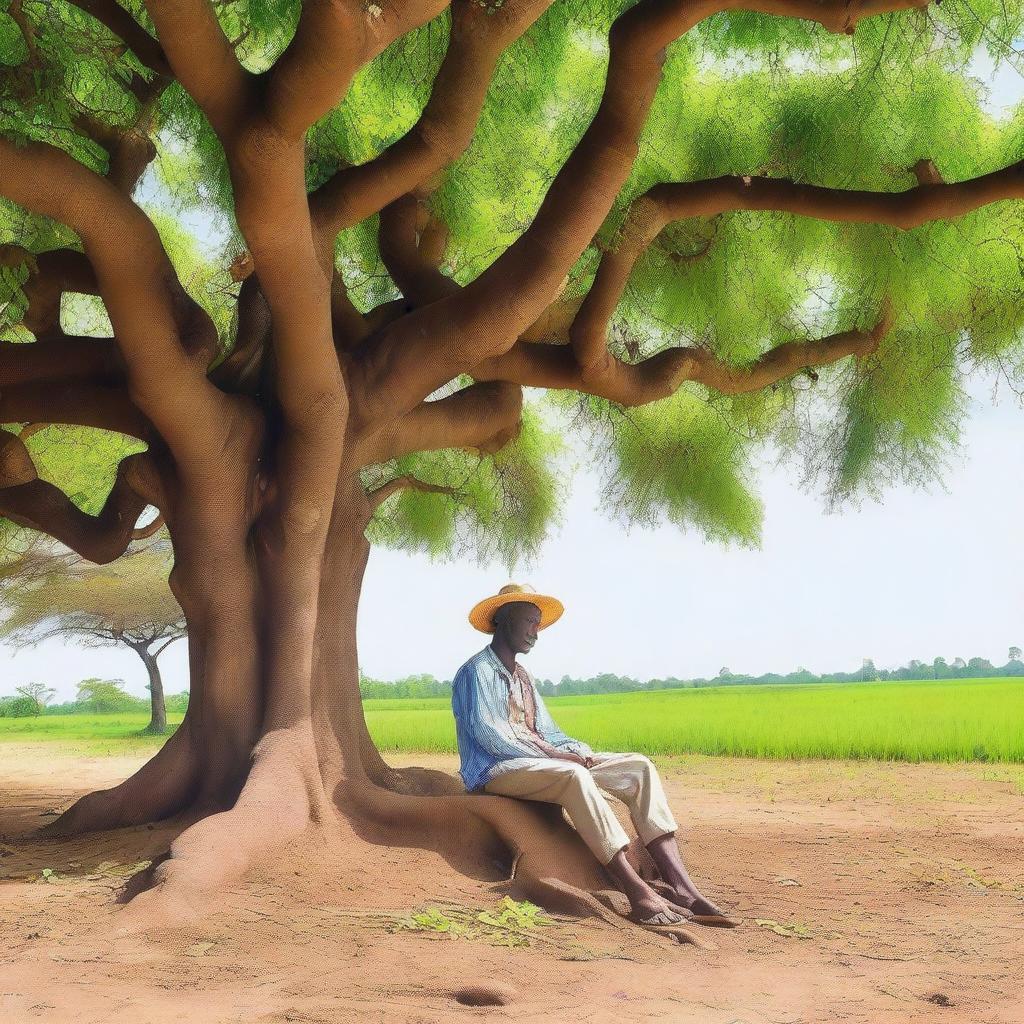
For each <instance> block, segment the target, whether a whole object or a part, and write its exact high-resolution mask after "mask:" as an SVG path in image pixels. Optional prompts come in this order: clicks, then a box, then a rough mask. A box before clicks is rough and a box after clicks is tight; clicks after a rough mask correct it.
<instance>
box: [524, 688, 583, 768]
mask: <svg viewBox="0 0 1024 1024" xmlns="http://www.w3.org/2000/svg"><path fill="white" fill-rule="evenodd" d="M529 680H530V685H531V686H532V687H533V699H534V703H535V704H536V706H537V732H539V733H540V734H541V735H542V736H543V737H544V739H546V740H547V741H548V743H550V744H551V745H552V746H553V747H555V748H556V749H557V750H558V751H559V752H560V753H561V754H562V755H563V756H564V754H565V752H566V751H568V752H569V753H571V754H576V755H578V756H579V757H581V758H586V757H589V756H591V755H592V754H593V753H594V752H593V750H591V749H590V747H589V746H588V745H587V744H586V743H584V742H583V741H582V740H576V739H573V738H572V737H571V736H567V735H566V734H565V733H564V732H562V730H561V729H559V728H558V725H557V724H556V723H555V720H554V719H553V718H552V717H551V712H550V711H548V708H547V705H546V704H545V703H544V698H543V697H542V696H541V695H540V690H538V689H537V684H536V683H535V682H534V681H533V676H529Z"/></svg>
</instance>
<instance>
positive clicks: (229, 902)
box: [0, 744, 1024, 1024]
mask: <svg viewBox="0 0 1024 1024" xmlns="http://www.w3.org/2000/svg"><path fill="white" fill-rule="evenodd" d="M394 760H395V762H396V763H410V764H411V763H418V764H424V763H427V764H431V765H433V766H437V767H445V768H448V769H450V770H454V768H455V767H456V763H455V761H454V759H452V758H445V757H429V758H425V757H423V756H420V757H402V758H395V759H394ZM136 763H137V762H136V761H135V760H134V759H129V758H109V757H108V758H92V759H88V758H86V759H83V758H72V757H69V756H67V755H60V754H55V753H54V751H53V749H52V748H51V747H50V746H28V745H15V744H3V745H0V935H2V937H3V943H2V945H0V1021H4V1022H5V1024H6V1022H10V1024H14V1022H20V1021H46V1022H50V1021H53V1022H59V1024H65V1022H68V1024H70V1022H74V1024H94V1022H95V1024H113V1022H122V1021H123V1022H126V1024H128V1022H130V1024H164V1022H170V1021H175V1022H177V1021H182V1020H187V1021H190V1022H194V1024H208V1022H209V1024H213V1022H218V1024H219V1022H228V1021H231V1022H234V1021H246V1022H261V1024H262V1022H268V1024H277V1022H289V1021H294V1022H300V1024H302V1022H310V1024H326V1022H346V1021H359V1022H366V1024H371V1022H378V1021H380V1022H387V1024H433V1022H436V1021H451V1020H466V1021H477V1020H495V1021H503V1020H508V1021H513V1020H514V1021H516V1022H518V1024H532V1022H540V1021H544V1022H549V1021H554V1022H560V1021H576V1020H584V1021H587V1022H588V1024H604V1022H613V1021H614V1022H624V1021H659V1022H661V1021H664V1022H673V1024H675V1022H690V1021H700V1022H705V1021H707V1022H714V1024H762V1022H772V1024H797V1022H807V1024H811V1022H814V1024H817V1022H821V1021H844V1022H851V1024H852V1022H861V1021H864V1022H868V1021H870V1022H871V1024H884V1022H889V1021H892V1022H900V1024H914V1022H923V1021H929V1022H930V1021H943V1022H961V1021H964V1022H968V1021H969V1022H971V1024H989V1022H991V1024H997V1022H998V1024H1007V1022H1012V1024H1022V1022H1024V967H1022V956H1021V954H1022V952H1024V795H1022V793H1024V769H1021V768H1020V767H999V766H985V765H952V766H947V765H905V764H870V763H869V764H859V763H852V762H772V761H754V760H745V759H736V758H708V757H677V758H658V759H657V763H658V764H659V767H660V768H661V771H662V777H663V779H664V781H665V785H666V789H667V791H668V795H669V799H670V802H671V804H672V806H673V809H674V811H675V813H676V817H677V818H678V820H679V821H680V823H681V825H682V831H681V832H680V840H681V843H682V847H683V852H684V858H685V861H686V863H687V864H688V866H689V867H690V871H691V874H692V875H693V876H694V878H695V879H696V880H697V881H698V883H699V884H701V885H702V886H703V887H704V888H705V891H707V893H708V894H709V895H710V896H712V897H713V898H716V899H718V900H719V902H721V903H722V904H723V905H725V906H727V907H729V908H730V909H731V910H733V911H734V912H735V913H736V914H738V915H739V916H740V917H742V918H743V921H744V923H743V924H742V925H741V926H740V927H739V928H737V929H735V930H732V931H723V930H720V929H714V930H712V929H708V928H703V929H701V935H702V936H707V937H708V938H710V939H713V940H714V941H715V942H716V943H717V945H718V948H717V950H714V951H710V950H697V949H695V948H694V947H692V946H685V945H678V944H676V943H674V942H673V941H671V940H669V939H666V938H664V937H662V936H653V935H647V934H644V933H638V932H637V931H636V930H635V929H630V930H628V931H622V930H619V929H616V928H614V927H612V926H610V925H607V924H605V923H603V922H594V921H569V920H567V919H566V920H559V921H558V922H556V923H555V924H554V925H550V926H548V927H546V928H544V929H542V930H541V931H540V933H539V934H540V935H541V936H542V938H540V939H536V940H533V941H532V942H531V944H530V946H529V947H528V948H507V947H503V946H497V945H493V944H491V943H489V942H487V941H485V940H481V939H472V940H469V939H465V938H451V937H448V936H445V935H438V934H433V933H421V932H413V931H393V930H389V927H388V925H389V922H391V921H393V920H394V918H389V917H381V916H370V915H371V914H379V913H380V912H382V911H394V912H395V913H396V914H397V913H399V912H408V911H411V910H413V909H416V908H423V907H425V906H427V905H440V904H444V903H449V904H458V905H461V906H465V907H472V908H478V909H481V910H483V909H487V908H492V907H494V906H495V905H496V903H497V902H498V900H499V899H500V898H501V895H502V891H503V890H502V888H501V887H500V886H499V885H497V884H495V883H494V882H493V881H492V882H488V881H479V880H474V879H467V878H465V877H464V876H462V875H460V874H458V873H457V872H456V871H454V870H453V869H452V868H451V867H450V866H449V865H448V864H447V863H446V862H445V861H444V860H443V859H442V858H441V857H439V856H438V855H436V854H433V853H430V852H424V851H416V850H396V849H387V848H380V847H373V846H369V845H368V844H366V843H363V842H361V841H359V840H358V839H357V838H356V837H353V842H352V843H351V844H349V847H348V848H347V850H346V855H345V857H344V859H341V858H338V857H337V856H336V855H333V854H328V853H326V852H324V851H322V850H321V851H317V850H310V849H309V848H306V849H304V850H302V851H294V850H293V851H291V853H290V855H289V857H287V858H285V859H284V860H283V861H282V862H280V863H278V864H275V865H270V866H268V867H266V868H264V869H261V870H260V871H259V872H258V873H257V874H256V875H254V876H252V877H250V878H249V879H248V880H246V881H244V882H242V883H240V884H239V885H238V886H236V887H235V888H234V889H233V890H232V891H231V892H230V893H229V894H228V895H227V897H226V900H225V902H224V903H223V905H220V906H219V907H217V908H214V909H213V910H212V912H211V913H210V914H209V915H208V916H206V917H204V918H203V919H202V920H201V921H200V922H198V923H196V924H194V925H190V926H188V927H183V928H179V929H174V930H173V931H164V932H161V933H156V934H153V933H150V934H148V935H146V936H145V937H142V936H139V935H130V936H123V935H122V936H119V935H118V934H117V922H118V918H117V913H118V908H117V906H116V904H115V902H114V900H115V897H116V895H117V893H118V892H119V890H120V889H121V887H122V886H123V885H124V881H125V877H126V876H127V875H128V874H130V873H131V871H132V870H133V865H136V864H138V863H139V862H142V861H145V860H147V859H149V858H151V857H153V856H155V855H156V854H158V853H159V852H160V851H161V850H163V849H165V848H166V846H167V843H168V841H169V838H170V837H171V836H172V835H173V832H169V831H168V830H167V829H166V828H161V827H157V828H139V829H126V830H123V831H121V832H118V833H108V834H106V835H102V836H99V837H92V838H85V839H80V840H76V841H74V842H70V843H65V844H48V843H42V842H39V841H34V840H32V839H31V836H30V833H31V832H32V830H33V829H35V828H37V827H38V826H39V825H40V824H41V823H45V822H46V821H47V820H49V813H50V812H52V811H53V810H55V809H57V808H61V807H64V806H66V805H67V803H68V802H69V801H70V800H71V799H72V798H73V797H75V796H77V795H78V794H80V793H83V792H85V791H87V790H89V789H91V788H95V787H97V786H104V785H110V784H112V783H113V782H115V781H117V780H118V779H120V778H121V777H123V776H124V775H126V774H127V773H128V772H129V771H130V770H131V769H132V768H133V767H134V766H135V764H136ZM619 809H620V810H621V809H622V808H621V807H620V808H619ZM44 871H47V872H50V874H49V875H44V873H43V872H44ZM353 911H356V912H357V913H353ZM495 934H497V933H495ZM483 982H498V983H500V984H502V985H503V986H504V987H505V988H504V991H505V993H506V997H507V998H509V999H510V1002H508V1003H507V1004H506V1005H497V1006H470V1005H463V1003H461V1002H460V1001H459V1000H460V999H465V998H466V997H465V995H464V994H463V995H460V990H461V989H463V988H464V987H466V986H470V985H472V984H474V983H483Z"/></svg>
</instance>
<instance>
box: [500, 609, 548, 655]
mask: <svg viewBox="0 0 1024 1024" xmlns="http://www.w3.org/2000/svg"><path fill="white" fill-rule="evenodd" d="M539 627H540V609H539V608H538V607H537V606H536V605H535V604H530V603H529V602H527V601H515V602H513V603H512V604H507V605H505V606H504V607H503V608H499V609H498V614H497V615H496V616H495V631H496V632H500V635H501V637H502V639H503V640H504V641H505V643H507V644H508V645H509V647H511V648H512V650H513V651H515V653H516V654H529V653H530V651H531V650H532V649H533V645H534V644H535V643H536V642H537V630H538V628H539Z"/></svg>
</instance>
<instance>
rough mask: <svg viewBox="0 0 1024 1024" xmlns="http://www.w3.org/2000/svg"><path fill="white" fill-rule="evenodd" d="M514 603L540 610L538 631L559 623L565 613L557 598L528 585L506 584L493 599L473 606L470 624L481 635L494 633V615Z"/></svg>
mask: <svg viewBox="0 0 1024 1024" xmlns="http://www.w3.org/2000/svg"><path fill="white" fill-rule="evenodd" d="M514 601H527V602H529V603H530V604H534V605H536V606H537V607H538V608H539V609H540V625H539V626H538V627H537V628H538V629H546V628H547V627H548V626H550V625H551V623H552V622H557V621H558V620H559V619H560V618H561V617H562V612H564V611H565V608H564V607H563V606H562V602H561V601H559V600H558V598H557V597H548V596H546V595H545V594H538V593H537V591H536V590H534V589H533V587H531V586H530V585H529V584H528V583H523V584H519V583H506V584H505V586H503V587H502V588H501V590H499V591H498V592H497V594H495V595H494V596H493V597H485V598H484V599H483V600H482V601H480V602H478V603H477V604H475V605H474V606H473V610H472V611H471V612H470V613H469V624H470V625H471V626H472V627H473V628H474V629H478V630H480V632H481V633H493V632H494V613H495V612H496V611H497V610H498V609H499V608H500V607H501V606H502V605H506V604H512V603H513V602H514Z"/></svg>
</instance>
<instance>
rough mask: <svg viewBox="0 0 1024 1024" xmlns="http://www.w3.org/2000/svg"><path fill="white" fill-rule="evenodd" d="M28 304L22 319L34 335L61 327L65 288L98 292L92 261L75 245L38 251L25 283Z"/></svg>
mask: <svg viewBox="0 0 1024 1024" xmlns="http://www.w3.org/2000/svg"><path fill="white" fill-rule="evenodd" d="M22 290H23V291H24V292H25V298H26V299H27V300H28V307H27V309H26V310H25V315H24V317H23V318H22V322H23V323H24V324H25V326H26V327H27V328H28V329H29V330H30V331H31V332H32V333H33V334H35V335H37V336H38V335H40V334H44V333H46V332H48V331H52V330H54V329H59V327H60V301H61V297H62V296H63V294H64V293H65V292H79V293H81V294H82V295H98V294H99V286H98V285H97V283H96V274H95V273H94V272H93V269H92V264H91V263H90V262H89V260H88V259H87V258H86V256H85V254H84V253H80V252H78V251H77V250H75V249H50V250H48V251H47V252H42V253H37V254H36V255H35V256H33V257H32V260H31V263H30V265H29V276H28V280H27V281H26V282H25V284H24V285H23V287H22Z"/></svg>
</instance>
